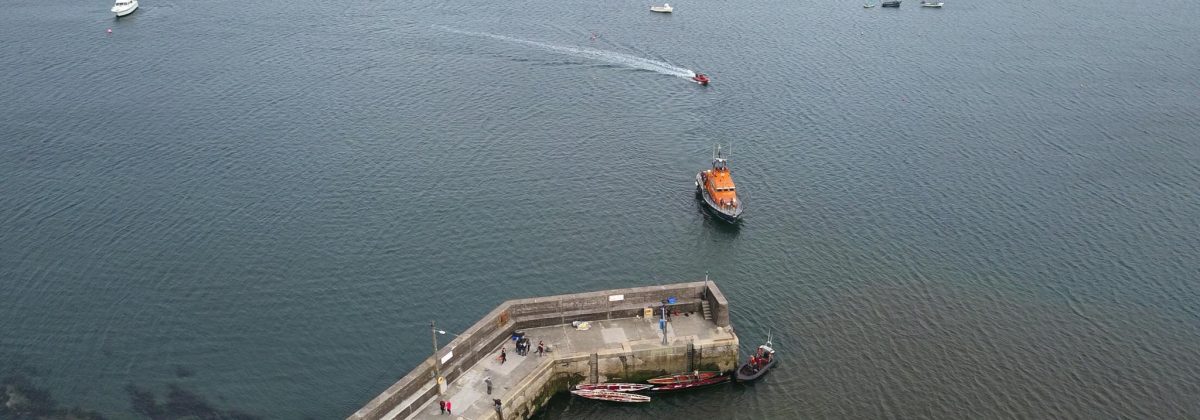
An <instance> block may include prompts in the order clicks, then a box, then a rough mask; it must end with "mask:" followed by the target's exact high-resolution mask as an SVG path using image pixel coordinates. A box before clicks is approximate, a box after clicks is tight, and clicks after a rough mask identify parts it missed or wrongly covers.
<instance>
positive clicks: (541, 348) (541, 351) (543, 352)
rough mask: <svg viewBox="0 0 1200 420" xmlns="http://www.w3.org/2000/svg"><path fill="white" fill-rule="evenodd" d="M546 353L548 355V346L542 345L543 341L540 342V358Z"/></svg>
mask: <svg viewBox="0 0 1200 420" xmlns="http://www.w3.org/2000/svg"><path fill="white" fill-rule="evenodd" d="M545 353H546V345H545V344H543V343H542V340H538V356H542V355H544V354H545Z"/></svg>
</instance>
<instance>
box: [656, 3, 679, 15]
mask: <svg viewBox="0 0 1200 420" xmlns="http://www.w3.org/2000/svg"><path fill="white" fill-rule="evenodd" d="M673 10H675V9H674V8H672V7H671V3H663V5H662V6H650V11H651V12H658V13H671V12H672V11H673Z"/></svg>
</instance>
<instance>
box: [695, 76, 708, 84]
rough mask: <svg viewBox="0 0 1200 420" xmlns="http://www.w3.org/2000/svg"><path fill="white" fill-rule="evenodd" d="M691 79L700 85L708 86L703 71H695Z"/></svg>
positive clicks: (706, 77)
mask: <svg viewBox="0 0 1200 420" xmlns="http://www.w3.org/2000/svg"><path fill="white" fill-rule="evenodd" d="M692 80H695V81H696V83H699V84H700V86H708V76H705V75H704V73H696V75H695V76H692Z"/></svg>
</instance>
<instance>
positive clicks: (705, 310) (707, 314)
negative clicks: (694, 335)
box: [700, 300, 712, 321]
mask: <svg viewBox="0 0 1200 420" xmlns="http://www.w3.org/2000/svg"><path fill="white" fill-rule="evenodd" d="M700 313H701V314H704V319H705V320H706V321H712V308H709V307H708V301H707V300H702V301H700Z"/></svg>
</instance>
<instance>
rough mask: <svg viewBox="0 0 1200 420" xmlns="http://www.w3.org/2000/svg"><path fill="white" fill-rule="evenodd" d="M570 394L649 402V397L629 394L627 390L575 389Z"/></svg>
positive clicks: (609, 399)
mask: <svg viewBox="0 0 1200 420" xmlns="http://www.w3.org/2000/svg"><path fill="white" fill-rule="evenodd" d="M571 394H573V395H578V396H580V397H583V398H587V399H592V400H600V401H613V402H650V397H647V396H645V395H638V394H630V393H628V392H617V391H609V390H607V389H577V390H574V391H571Z"/></svg>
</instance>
